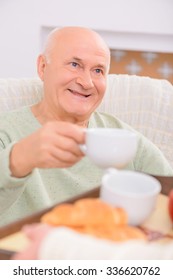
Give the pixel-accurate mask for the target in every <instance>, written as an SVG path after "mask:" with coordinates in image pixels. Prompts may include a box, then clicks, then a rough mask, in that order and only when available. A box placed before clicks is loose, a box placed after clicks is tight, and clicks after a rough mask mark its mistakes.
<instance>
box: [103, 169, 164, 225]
mask: <svg viewBox="0 0 173 280" xmlns="http://www.w3.org/2000/svg"><path fill="white" fill-rule="evenodd" d="M111 170H112V169H111ZM160 191H161V185H160V183H159V181H158V180H157V179H155V178H154V177H152V176H150V175H147V174H143V173H139V172H134V171H114V172H110V171H109V172H107V174H105V175H104V176H103V178H102V185H101V190H100V197H101V199H102V200H104V201H105V202H107V203H109V204H111V205H112V206H116V207H122V208H124V209H125V210H126V212H127V214H128V224H130V225H135V226H136V225H140V224H142V223H143V222H144V221H145V220H146V219H147V218H148V217H149V216H150V214H151V213H152V211H153V210H154V207H155V204H156V199H157V195H158V194H159V192H160Z"/></svg>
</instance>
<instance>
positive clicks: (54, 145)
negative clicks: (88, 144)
mask: <svg viewBox="0 0 173 280" xmlns="http://www.w3.org/2000/svg"><path fill="white" fill-rule="evenodd" d="M84 140H85V133H84V130H83V129H82V128H81V127H79V126H77V125H74V124H71V123H66V122H58V121H53V122H49V123H46V124H45V125H44V126H42V127H41V128H40V129H39V130H38V131H36V132H34V133H33V134H31V135H30V136H28V137H26V138H24V139H22V140H20V141H19V142H18V143H16V144H15V145H14V147H13V149H12V151H11V156H10V169H11V173H12V176H14V177H24V176H26V175H28V174H29V173H31V172H32V170H33V169H34V168H36V167H38V168H65V167H70V166H72V165H74V164H75V163H77V162H78V161H79V160H81V158H82V157H83V156H84V154H83V153H82V151H81V150H80V147H79V144H83V143H84Z"/></svg>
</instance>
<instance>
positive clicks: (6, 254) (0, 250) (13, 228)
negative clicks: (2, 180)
mask: <svg viewBox="0 0 173 280" xmlns="http://www.w3.org/2000/svg"><path fill="white" fill-rule="evenodd" d="M154 177H155V178H156V179H158V180H159V181H160V183H161V185H162V190H161V193H162V194H164V195H162V196H161V198H159V201H160V199H161V201H162V202H161V204H162V207H163V208H164V209H162V208H161V209H160V210H159V209H157V213H153V215H152V217H151V219H149V220H148V221H147V222H146V223H145V224H144V225H143V228H144V229H147V228H148V227H149V226H150V225H153V228H152V226H151V227H150V229H151V233H152V230H153V233H154V232H155V231H159V228H158V223H155V221H156V220H158V219H157V217H158V216H159V214H158V211H160V214H161V213H162V212H163V213H165V211H167V200H168V199H167V197H165V195H168V194H169V192H170V190H171V189H172V188H173V177H162V176H154ZM99 190H100V188H99V187H96V188H95V189H93V190H91V191H88V192H86V193H83V194H81V195H79V196H76V197H74V198H72V199H70V200H67V201H66V202H68V203H73V202H74V201H76V200H78V199H80V198H85V197H93V198H94V197H98V196H99ZM56 205H57V204H56ZM53 207H55V205H53V206H52V207H50V208H47V209H45V210H43V211H40V212H37V213H35V214H33V215H30V216H28V217H26V218H24V219H21V220H18V221H16V222H14V223H11V224H9V225H6V226H4V227H1V228H0V260H2V259H6V260H7V259H10V257H11V255H12V254H13V253H14V251H15V250H14V251H13V249H12V250H10V248H8V245H7V246H6V244H10V242H11V243H15V242H18V241H19V243H20V245H21V247H22V246H23V247H25V240H24V237H23V236H22V235H21V233H20V230H21V228H22V227H23V225H26V224H31V223H36V222H39V221H40V217H41V216H42V215H43V214H44V213H46V212H48V211H49V210H51V209H52V208H53ZM165 215H166V217H167V218H166V219H165V217H164V220H165V224H164V228H165V229H166V231H168V227H169V228H170V236H172V235H173V232H172V231H171V227H172V224H171V221H170V220H169V218H168V213H166V214H165ZM165 233H167V232H165ZM7 237H8V238H7ZM168 237H169V236H168ZM14 241H15V242H14ZM26 242H27V241H26ZM2 244H3V246H2ZM4 248H8V249H4Z"/></svg>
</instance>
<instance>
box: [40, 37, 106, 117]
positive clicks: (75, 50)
mask: <svg viewBox="0 0 173 280" xmlns="http://www.w3.org/2000/svg"><path fill="white" fill-rule="evenodd" d="M42 59H43V58H42ZM108 68H109V52H108V50H107V49H105V46H104V45H102V44H101V43H100V42H97V40H96V42H95V41H93V40H90V38H89V40H88V38H85V37H84V36H83V38H81V36H79V38H75V39H74V38H73V37H72V36H71V38H70V36H68V38H65V39H64V38H63V40H62V42H61V41H59V42H58V44H57V46H56V47H54V50H53V52H51V55H50V62H49V61H48V63H47V61H44V70H43V76H42V80H43V81H44V90H45V100H46V102H47V103H48V104H49V107H50V108H51V109H53V110H54V112H55V113H56V114H57V115H58V116H59V117H60V118H62V119H63V118H68V117H69V118H74V119H77V120H86V119H88V118H89V116H90V115H91V113H92V112H93V111H94V110H95V108H96V107H97V106H98V105H99V104H100V102H101V100H102V98H103V96H104V92H105V88H106V76H107V72H108Z"/></svg>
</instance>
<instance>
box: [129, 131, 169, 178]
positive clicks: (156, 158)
mask: <svg viewBox="0 0 173 280" xmlns="http://www.w3.org/2000/svg"><path fill="white" fill-rule="evenodd" d="M134 167H135V170H137V171H141V172H145V173H148V174H151V175H158V176H173V169H172V167H171V166H170V164H169V162H168V161H167V159H166V158H165V157H164V155H163V153H162V152H161V151H160V150H159V148H158V147H156V146H155V145H154V144H153V143H152V142H151V141H150V140H148V139H147V138H146V137H144V136H143V135H142V134H140V133H139V142H138V151H137V153H136V157H135V160H134Z"/></svg>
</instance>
